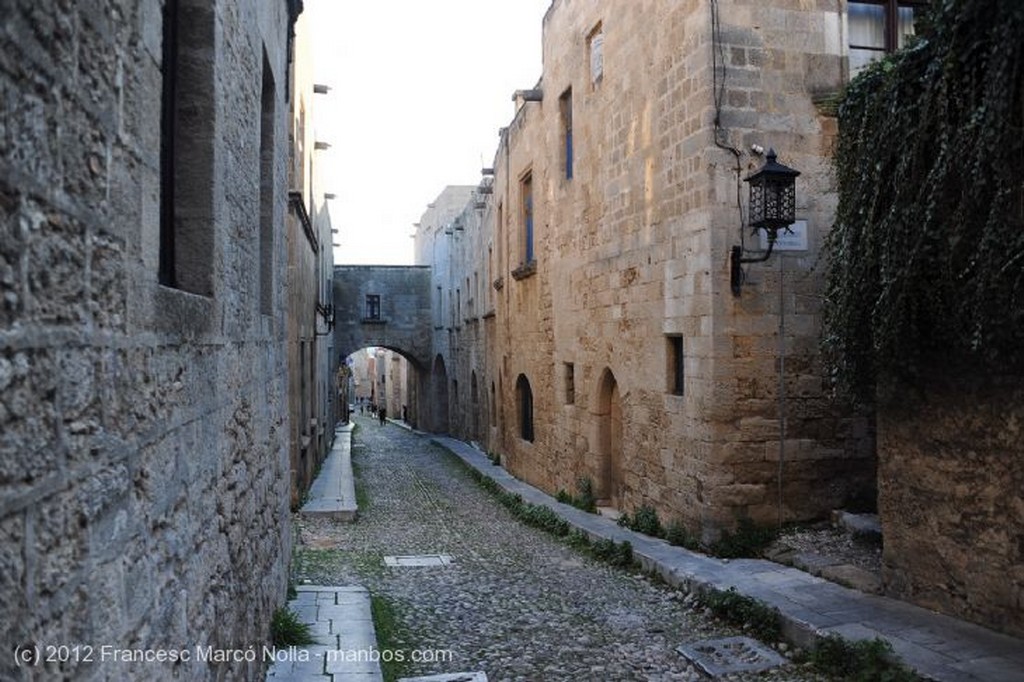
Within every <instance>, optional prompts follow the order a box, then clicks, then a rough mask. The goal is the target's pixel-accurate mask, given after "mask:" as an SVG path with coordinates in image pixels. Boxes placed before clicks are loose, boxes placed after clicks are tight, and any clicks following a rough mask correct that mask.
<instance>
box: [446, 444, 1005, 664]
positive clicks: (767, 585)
mask: <svg viewBox="0 0 1024 682" xmlns="http://www.w3.org/2000/svg"><path fill="white" fill-rule="evenodd" d="M433 440H434V442H436V443H438V444H440V445H443V446H444V447H446V448H448V449H449V450H451V451H452V452H453V453H455V454H456V455H457V456H458V457H459V458H461V459H462V460H463V461H464V462H465V463H466V464H468V465H469V466H471V467H473V468H475V469H477V470H478V471H480V472H482V473H484V474H486V475H487V476H489V477H490V478H492V479H494V480H495V481H496V482H497V483H498V484H499V485H501V487H502V488H504V489H505V490H508V491H510V492H513V493H518V494H519V495H522V497H523V499H524V500H526V501H528V502H532V503H534V504H542V505H544V506H547V507H549V508H551V509H553V510H554V511H555V512H557V513H558V514H559V515H560V516H561V517H562V518H564V519H566V520H567V521H568V522H569V523H570V524H571V525H572V526H573V527H575V528H577V529H579V530H581V531H583V532H585V533H587V534H588V535H589V536H591V537H592V538H611V539H613V540H616V541H622V540H628V541H629V542H631V543H632V544H633V551H634V556H636V557H637V558H638V559H639V560H640V561H641V563H642V564H643V566H644V568H646V569H648V570H654V571H657V573H658V574H659V575H661V577H662V578H664V579H665V580H666V582H668V583H669V584H671V585H675V586H679V587H684V588H686V589H687V590H692V589H694V588H698V589H699V588H706V587H713V588H717V589H728V588H735V589H736V590H737V591H738V592H739V593H740V594H744V595H747V596H750V597H754V598H756V599H759V600H761V601H763V602H766V603H768V604H770V605H772V606H774V607H776V608H778V609H779V611H780V612H781V614H782V617H783V619H784V622H785V627H784V631H785V633H786V635H787V637H788V638H790V639H791V640H792V641H795V642H797V643H799V644H800V645H802V646H805V647H806V646H809V645H810V644H811V643H812V641H813V640H814V638H815V637H816V636H820V635H821V634H828V633H835V634H838V635H841V636H843V637H845V638H847V639H851V640H860V639H873V638H875V637H881V638H883V639H885V640H887V641H889V642H890V643H891V644H892V646H893V649H894V650H895V651H896V653H897V654H899V655H900V656H901V657H902V658H903V660H904V661H905V662H906V663H907V664H908V665H911V666H912V667H914V668H915V669H916V670H917V671H918V672H919V673H921V674H922V675H924V676H926V677H930V678H933V679H935V680H941V681H946V680H948V681H949V682H969V681H977V682H1019V681H1021V680H1024V641H1021V640H1019V639H1015V638H1013V637H1008V636H1005V635H1000V634H997V633H995V632H992V631H990V630H986V629H984V628H981V627H978V626H976V625H972V624H969V623H965V622H963V621H960V620H956V619H954V618H950V617H948V616H943V615H939V614H936V613H933V612H931V611H927V610H925V609H922V608H919V607H916V606H913V605H910V604H907V603H904V602H900V601H896V600H893V599H888V598H885V597H879V596H875V595H868V594H863V593H861V592H857V591H854V590H851V589H848V588H846V587H842V586H840V585H836V584H835V583H831V582H828V581H826V580H823V579H821V578H817V577H814V576H812V575H809V574H807V573H804V572H803V571H799V570H796V569H793V568H788V567H785V566H781V565H779V564H775V563H772V562H770V561H763V560H756V559H740V560H736V559H734V560H731V561H728V560H720V559H715V558H712V557H708V556H704V555H702V554H697V553H695V552H690V551H688V550H685V549H683V548H681V547H673V546H671V545H669V544H668V543H666V542H664V541H663V540H658V539H654V538H650V537H647V536H645V535H641V534H639V533H635V532H633V531H631V530H628V529H626V528H622V527H619V526H618V525H617V524H615V523H614V522H613V521H610V520H608V519H605V518H602V517H599V516H597V515H594V514H588V513H586V512H583V511H580V510H579V509H576V508H575V507H572V506H569V505H566V504H562V503H560V502H557V501H556V500H555V499H554V498H552V497H551V496H549V495H546V494H545V493H543V492H541V491H540V490H538V489H536V488H534V487H532V486H530V485H527V484H526V483H523V482H522V481H519V480H517V479H515V478H514V477H512V476H511V475H510V474H508V473H507V472H506V471H505V470H504V469H503V468H501V467H497V466H494V465H493V464H492V463H491V461H490V460H489V459H487V457H486V456H485V455H484V454H483V453H481V452H480V451H479V450H476V449H475V448H472V447H470V446H469V445H467V444H465V443H463V442H462V441H458V440H455V439H452V438H444V437H435V438H433Z"/></svg>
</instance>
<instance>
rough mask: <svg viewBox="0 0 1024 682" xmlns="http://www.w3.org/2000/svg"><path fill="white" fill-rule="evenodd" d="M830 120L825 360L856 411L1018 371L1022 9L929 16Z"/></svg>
mask: <svg viewBox="0 0 1024 682" xmlns="http://www.w3.org/2000/svg"><path fill="white" fill-rule="evenodd" d="M922 24H923V25H920V26H919V35H920V38H918V39H917V40H916V41H915V42H914V43H913V44H912V45H911V46H910V47H908V48H907V49H905V50H903V51H901V52H899V53H896V54H895V55H892V56H890V57H889V58H887V59H885V60H883V61H880V62H877V63H875V64H873V65H871V66H870V67H869V68H867V69H866V70H865V71H864V72H863V73H861V74H860V75H859V76H858V77H857V78H855V79H854V80H853V81H852V82H851V83H850V84H849V86H848V88H847V90H846V93H845V95H844V98H843V101H842V102H841V104H840V106H839V113H838V116H839V138H838V143H837V149H836V154H835V172H836V177H837V180H838V190H839V205H838V209H837V215H836V222H835V225H834V227H833V229H832V231H831V233H830V234H829V237H828V240H827V243H826V253H827V258H828V263H829V273H828V279H827V284H826V305H825V334H824V338H823V344H824V351H825V356H826V359H827V362H828V365H829V367H830V370H831V373H832V378H833V380H834V382H835V387H836V389H837V390H838V391H839V392H840V393H841V394H844V395H847V396H850V397H852V398H854V399H856V400H858V401H860V402H871V401H872V400H873V399H874V397H875V392H876V388H879V389H881V393H882V394H885V393H886V392H887V391H888V390H889V389H891V388H893V387H895V386H905V385H914V384H917V383H919V382H920V380H921V379H922V377H923V376H924V373H925V372H926V371H930V370H933V369H936V368H940V369H948V368H949V367H950V366H952V365H957V366H969V367H971V368H972V369H974V370H976V371H987V372H1006V371H1017V370H1020V369H1021V368H1022V367H1024V99H1022V93H1021V90H1022V83H1024V39H1022V36H1024V2H1021V1H1020V0H937V1H936V2H934V3H933V8H932V12H931V13H930V15H929V16H928V17H927V18H926V19H925V20H924V22H922Z"/></svg>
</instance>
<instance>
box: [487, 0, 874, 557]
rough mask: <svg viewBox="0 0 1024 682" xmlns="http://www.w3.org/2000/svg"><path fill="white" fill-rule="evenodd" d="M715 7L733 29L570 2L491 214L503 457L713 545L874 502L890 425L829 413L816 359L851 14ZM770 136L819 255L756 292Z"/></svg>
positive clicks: (709, 19)
mask: <svg viewBox="0 0 1024 682" xmlns="http://www.w3.org/2000/svg"><path fill="white" fill-rule="evenodd" d="M714 7H715V8H717V11H716V13H715V14H714V16H713V13H712V12H711V8H710V7H709V5H708V3H704V2H697V1H696V0H692V1H689V2H679V3H670V4H667V3H658V2H650V1H632V2H624V1H616V0H607V1H605V2H600V3H570V2H564V1H561V0H556V1H555V2H553V3H552V6H551V8H550V9H549V11H548V13H547V15H546V16H545V19H544V40H543V45H544V73H543V75H542V78H541V79H540V82H539V83H538V85H537V88H536V89H539V90H541V91H542V99H541V101H532V100H535V99H536V97H535V93H533V95H534V96H530V94H529V93H528V94H527V95H526V96H523V97H522V98H521V99H520V108H519V110H518V112H517V114H516V116H515V118H514V120H513V121H512V122H511V124H510V125H509V127H508V128H507V129H506V130H505V133H504V135H503V137H502V143H501V145H500V147H499V149H498V153H497V156H496V159H495V163H494V167H495V170H496V176H495V182H494V195H493V200H492V202H491V208H490V210H491V212H492V213H491V215H492V216H493V219H494V221H495V222H494V224H495V227H494V242H495V253H497V254H498V259H497V261H498V265H497V272H496V277H500V278H501V279H502V281H503V288H502V289H501V290H500V291H499V292H498V293H497V305H496V318H495V323H494V325H493V328H494V334H493V337H494V340H493V350H492V351H491V353H492V355H493V363H494V365H495V370H496V372H497V374H498V377H497V378H498V383H499V386H500V387H501V388H500V390H499V392H498V393H499V396H500V397H499V405H498V407H497V410H496V411H497V413H498V414H497V415H496V416H495V418H494V419H493V420H492V423H496V424H498V425H499V428H498V429H497V432H496V433H495V436H494V438H493V439H492V446H493V447H495V448H496V449H499V450H501V451H502V453H503V454H504V455H505V457H506V461H507V462H508V464H509V466H510V468H511V469H512V471H513V472H514V473H515V474H516V475H518V476H521V477H523V478H525V479H526V480H528V481H530V482H532V483H535V484H538V485H540V486H541V487H543V488H546V489H548V490H551V491H553V490H556V489H558V488H560V487H564V488H566V489H572V487H573V486H574V484H575V479H576V478H578V477H579V476H589V477H591V478H592V479H593V480H594V481H595V483H597V488H598V490H599V494H601V495H602V496H604V497H606V498H608V499H609V501H610V502H611V503H612V504H613V505H614V506H618V507H619V508H620V509H623V510H625V511H631V510H632V509H634V508H637V507H639V506H640V505H642V504H651V505H653V506H654V507H655V508H656V509H657V510H658V511H659V513H660V514H661V515H662V518H663V519H667V518H679V519H681V520H683V521H684V522H685V523H686V524H687V525H689V526H690V527H691V529H692V530H696V531H699V532H701V533H702V534H703V536H704V537H705V539H712V538H713V537H714V536H715V535H717V533H718V532H719V531H720V530H721V529H722V528H725V527H729V526H731V525H732V524H733V523H735V521H736V519H738V518H741V517H751V518H753V519H754V520H755V521H757V522H759V523H774V522H775V521H776V520H777V519H778V518H779V516H781V517H782V518H784V519H786V520H796V519H810V518H816V517H820V516H822V515H824V514H826V513H827V512H828V510H829V509H831V508H833V507H838V506H842V505H844V504H846V503H848V502H850V501H852V500H854V499H856V498H861V497H866V498H871V497H872V491H871V489H872V487H873V472H874V469H873V462H872V460H871V445H872V441H871V436H872V434H871V432H870V430H869V428H868V422H867V421H866V420H865V419H863V418H860V417H856V416H853V417H850V416H846V415H844V414H843V413H842V410H841V408H839V407H837V406H833V405H831V404H830V403H829V402H828V399H827V397H826V395H825V392H824V389H823V387H824V381H823V379H824V378H823V376H822V371H821V365H820V362H819V359H818V350H817V347H818V336H819V328H820V305H821V300H820V294H819V292H820V290H821V281H820V278H821V271H820V268H818V269H815V267H814V266H815V264H816V263H817V256H818V252H819V250H820V247H821V244H822V241H823V238H824V235H825V233H826V231H827V229H828V225H829V222H830V220H831V216H832V211H833V208H834V202H835V197H834V195H833V194H832V193H831V192H830V189H829V188H830V184H829V172H828V164H829V151H830V147H831V142H832V137H833V135H834V133H835V122H834V119H832V118H830V117H828V116H826V115H823V114H821V113H819V111H818V109H817V108H816V106H815V104H814V102H815V100H816V99H817V98H819V97H820V96H823V95H824V94H828V93H834V92H836V91H838V90H839V89H840V87H841V86H842V83H843V81H844V78H845V75H844V69H845V59H844V56H843V50H844V48H843V45H842V41H841V31H840V28H841V25H842V17H841V15H840V14H839V12H838V10H836V9H827V8H826V9H821V8H819V7H818V6H817V5H814V6H813V7H812V6H809V5H807V4H806V3H803V4H798V3H792V2H784V1H783V0H778V1H777V2H761V1H759V2H753V1H751V2H744V1H737V2H730V3H719V4H715V5H714ZM595 45H597V46H599V47H597V48H595ZM595 49H598V50H599V51H600V52H601V55H600V60H596V59H595V58H594V56H593V53H594V51H595ZM598 61H599V62H600V64H601V66H600V76H599V77H597V74H596V71H595V64H596V63H597V62H598ZM569 103H571V105H570V104H569ZM567 105H568V106H567ZM567 108H568V109H571V111H572V116H571V122H572V123H571V128H572V154H573V164H572V174H571V177H569V174H568V173H567V169H566V161H565V155H566V145H565V141H566V135H567V134H566V127H567V118H566V115H565V111H566V109H567ZM755 144H756V145H760V146H762V147H764V148H768V147H770V146H774V147H776V148H777V149H778V150H779V153H780V161H782V162H784V163H786V164H788V165H791V166H794V167H796V168H798V169H799V170H801V171H802V173H803V174H802V175H801V177H800V179H799V181H798V189H797V195H798V215H797V217H798V218H799V219H803V220H806V221H807V225H808V228H807V235H808V243H807V248H806V249H804V250H801V251H794V252H787V253H783V254H778V253H777V254H776V255H775V256H773V258H772V260H770V261H769V262H768V263H766V264H760V265H748V266H745V271H746V280H745V284H744V286H743V288H742V293H741V295H740V296H739V297H735V296H733V294H732V293H731V291H730V278H729V274H730V273H729V253H730V249H731V247H732V246H733V245H738V244H743V245H745V247H746V249H747V253H746V255H747V256H753V255H758V254H759V253H760V252H761V249H760V248H759V246H758V245H757V240H756V239H755V238H752V237H751V236H750V235H749V230H747V229H744V220H745V213H746V195H747V186H746V184H744V183H743V182H742V179H743V178H744V177H746V176H748V175H749V174H750V173H752V172H753V171H755V170H756V169H757V168H758V167H759V166H760V165H761V164H762V163H763V161H764V160H763V158H761V157H759V156H757V155H756V154H754V153H753V152H752V151H751V148H752V146H753V145H755ZM527 178H528V179H529V183H528V184H529V186H530V188H531V190H532V197H533V201H532V206H531V208H532V212H533V240H534V260H535V262H533V263H529V262H527V260H528V256H527V250H526V247H525V241H526V235H525V219H524V212H525V208H524V195H525V187H526V184H527V183H526V179H527ZM481 260H482V259H481ZM780 313H782V314H784V316H785V325H784V326H783V327H782V337H783V339H784V343H785V350H784V354H785V367H784V369H785V374H784V386H785V393H786V402H785V414H786V430H785V435H784V436H783V434H782V430H781V428H780V400H779V398H780V392H779V390H778V386H779V370H780V361H779V354H780V350H779V348H780V344H779V332H780ZM487 343H488V344H490V343H492V342H491V340H490V339H488V341H487ZM680 344H681V348H682V354H681V362H682V365H683V371H682V376H683V381H682V385H681V386H679V387H677V386H676V385H675V371H674V369H675V367H674V365H675V364H676V349H677V348H678V347H679V345H680ZM570 373H571V376H572V380H571V382H570V380H569V376H570ZM520 376H522V377H524V378H525V379H526V380H527V381H528V382H529V385H530V388H531V392H532V396H533V415H534V424H533V427H534V428H533V431H534V433H533V440H532V441H530V440H528V439H526V438H523V437H522V435H523V433H522V429H521V425H520V422H521V421H522V419H521V412H522V408H523V406H522V403H521V399H520V398H518V397H517V391H516V385H517V380H518V379H519V377H520ZM620 422H621V424H620ZM780 440H782V441H783V442H784V447H783V448H782V449H783V450H784V453H783V458H784V461H783V465H784V466H783V469H782V470H783V477H782V481H783V487H782V500H783V503H782V507H781V509H780V508H779V504H778V499H779V494H778V492H779V491H778V472H779V457H780V454H779V453H780ZM600 491H603V492H600Z"/></svg>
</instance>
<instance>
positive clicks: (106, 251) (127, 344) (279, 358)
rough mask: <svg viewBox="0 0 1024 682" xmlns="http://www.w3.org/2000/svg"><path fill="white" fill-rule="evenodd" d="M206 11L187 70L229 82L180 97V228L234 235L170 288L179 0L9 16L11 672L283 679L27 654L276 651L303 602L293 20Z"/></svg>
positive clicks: (1, 356)
mask: <svg viewBox="0 0 1024 682" xmlns="http://www.w3.org/2000/svg"><path fill="white" fill-rule="evenodd" d="M180 4H181V7H182V8H183V11H185V12H187V15H186V16H185V17H184V20H183V22H182V24H181V26H182V33H181V34H180V37H181V39H182V40H186V39H187V40H189V41H192V42H191V43H190V46H189V47H188V48H187V49H186V48H183V49H182V50H180V51H179V55H180V56H183V57H186V58H189V59H193V60H194V61H193V62H192V63H191V64H190V65H188V66H186V65H181V67H180V69H179V73H180V74H182V75H184V74H186V73H188V72H189V69H190V68H194V69H195V70H196V72H200V73H202V74H203V78H202V79H198V80H189V79H188V78H183V79H182V82H181V83H180V84H179V92H178V98H179V99H178V101H179V102H182V103H183V107H182V108H181V110H180V111H179V116H180V118H179V121H178V125H177V132H176V135H177V137H178V146H177V147H176V149H178V150H184V149H185V148H186V147H187V148H189V151H190V154H191V158H190V162H189V163H188V164H185V163H183V162H181V159H179V163H178V164H177V165H178V167H179V168H178V170H179V172H178V173H176V174H174V175H175V180H176V181H177V191H176V194H175V196H176V199H175V204H174V205H175V215H176V217H177V222H175V223H174V229H175V230H179V229H181V230H185V229H186V228H188V229H191V230H192V232H189V233H188V234H189V235H192V236H194V235H196V234H202V235H204V238H207V239H208V240H209V241H208V244H207V248H206V249H205V250H204V252H203V253H199V254H192V255H194V256H195V259H194V260H186V256H188V255H189V254H187V253H186V252H185V251H184V250H183V251H182V252H181V254H180V256H181V257H180V258H179V262H178V263H177V265H178V267H179V271H178V275H179V279H178V284H179V286H164V285H162V284H160V283H159V282H158V281H159V279H160V274H159V273H160V271H161V265H160V264H161V248H162V247H161V239H160V232H161V208H162V204H161V197H162V192H161V188H162V186H164V187H166V185H167V181H168V177H167V173H166V171H165V172H164V173H163V174H162V170H161V153H160V150H161V121H162V116H161V114H162V102H163V101H164V99H163V97H162V82H163V81H162V77H161V64H162V62H163V59H164V57H163V55H164V52H163V49H162V45H163V35H162V33H163V32H162V28H161V27H162V26H163V19H162V6H163V3H161V2H158V0H143V1H141V2H119V1H115V0H105V1H101V2H91V3H56V2H21V3H6V4H5V9H4V13H3V14H4V16H3V19H2V21H0V46H2V47H0V92H2V93H3V96H2V97H0V107H3V113H2V114H0V121H2V123H0V299H2V303H0V543H2V546H3V548H4V549H3V552H2V554H0V612H2V613H3V614H4V622H5V628H4V632H3V634H2V635H0V640H2V642H0V650H2V651H3V652H4V655H3V656H2V657H0V678H3V679H43V678H45V679H56V678H58V677H60V676H62V675H63V677H64V678H67V679H81V680H87V679H149V680H162V679H193V680H202V679H243V678H244V679H256V678H258V677H259V676H260V674H261V671H262V669H263V667H264V666H263V663H262V662H261V661H257V662H254V663H247V662H232V663H207V662H201V661H197V660H195V658H194V657H193V659H192V660H190V661H187V662H181V663H177V664H170V663H167V664H160V663H149V664H147V663H115V662H111V661H110V660H109V659H108V660H107V661H105V662H102V661H101V659H100V655H99V650H98V649H95V650H94V655H93V662H91V663H87V662H79V663H77V664H76V663H66V664H64V665H62V666H61V667H60V670H59V671H58V669H57V666H56V665H55V664H47V665H46V666H44V667H45V670H40V669H27V668H23V669H21V670H18V669H16V668H15V667H14V665H15V662H14V660H13V657H12V655H11V652H12V651H13V650H14V648H15V647H16V646H19V645H26V644H34V645H38V646H40V647H45V646H47V645H75V644H79V645H90V646H94V647H99V646H100V645H102V644H107V645H111V646H115V647H122V648H132V649H170V648H174V649H182V648H185V649H189V650H191V651H192V652H193V653H194V651H195V647H196V646H212V647H214V648H215V649H245V648H248V647H250V646H254V645H255V646H257V647H259V646H262V644H264V643H265V642H267V641H268V635H269V622H270V617H271V613H272V611H273V610H274V608H275V607H277V606H279V605H281V604H282V603H283V601H284V597H285V587H286V582H287V576H286V566H287V561H288V552H289V547H290V545H291V542H290V531H289V521H288V460H287V450H286V440H287V428H288V427H287V414H286V411H285V407H284V405H285V390H286V386H285V383H286V382H285V377H284V366H285V353H284V348H285V337H284V327H283V324H282V322H281V320H283V306H284V293H283V284H284V249H283V238H284V237H283V230H284V227H283V223H284V214H285V210H286V208H285V197H286V192H285V190H286V184H285V177H286V172H285V163H284V160H285V157H286V153H287V131H286V127H285V114H284V112H285V111H286V108H287V104H286V94H285V88H284V84H285V83H286V80H287V76H286V68H287V64H286V54H287V50H286V41H287V36H288V33H289V26H288V24H289V16H288V6H287V4H286V3H285V2H261V3H249V2H239V1H237V0H225V1H223V2H217V3H216V4H215V5H214V4H213V3H206V2H198V0H196V1H193V0H182V2H181V3H180ZM186 28H187V30H186ZM264 54H266V69H267V70H268V71H267V73H266V74H264V68H265V67H264ZM264 75H265V76H266V78H264ZM266 83H269V88H268V87H267V86H266V85H265V84H266ZM190 106H191V107H192V108H191V109H189V107H190ZM268 108H269V109H272V110H274V111H276V112H278V115H275V116H273V117H271V118H270V119H269V120H270V124H269V125H270V128H263V129H262V133H263V135H262V136H261V113H262V112H265V111H267V110H268ZM196 112H206V113H207V114H209V115H208V116H207V115H202V116H201V119H200V118H196V117H194V116H192V115H193V114H195V113H196ZM261 144H262V146H263V147H264V151H266V152H267V153H266V154H265V155H264V156H263V157H262V158H261V154H260V150H261ZM176 153H177V152H176ZM197 195H201V196H202V197H203V202H202V203H190V202H192V200H193V199H194V198H195V197H196V196H197ZM163 196H165V197H166V196H168V195H166V194H165V195H163ZM261 200H262V203H263V205H264V207H265V209H266V211H265V213H263V212H261V210H260V207H261ZM166 205H167V204H164V205H163V206H164V207H166ZM182 234H184V233H182ZM267 239H269V240H270V241H269V242H267V241H266V240H267ZM261 240H263V241H262V242H261ZM184 241H185V240H184V239H183V240H181V241H179V243H178V246H179V247H181V248H182V249H185V247H187V246H188V245H187V244H186V243H184ZM261 244H262V247H261ZM165 248H166V247H165ZM261 253H263V254H267V260H266V261H265V265H266V267H263V264H261V260H262V259H261ZM188 268H193V269H194V271H193V272H188V271H187V269H188ZM193 274H195V275H196V276H197V277H198V279H197V280H195V281H201V283H202V287H198V286H197V287H196V288H204V290H203V291H202V292H200V293H190V292H189V291H187V290H185V287H183V286H181V285H182V283H186V282H188V283H194V281H193V280H189V277H190V276H191V275H193ZM44 652H45V650H44Z"/></svg>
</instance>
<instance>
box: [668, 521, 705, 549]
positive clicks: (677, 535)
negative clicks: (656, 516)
mask: <svg viewBox="0 0 1024 682" xmlns="http://www.w3.org/2000/svg"><path fill="white" fill-rule="evenodd" d="M665 540H666V541H667V542H668V544H670V545H675V546H676V547H685V548H686V549H697V548H698V547H700V541H699V540H697V538H695V537H694V536H692V535H690V531H688V530H687V529H686V526H684V525H683V522H682V521H679V520H678V519H676V520H675V521H672V522H671V523H669V524H668V526H666V528H665Z"/></svg>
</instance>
